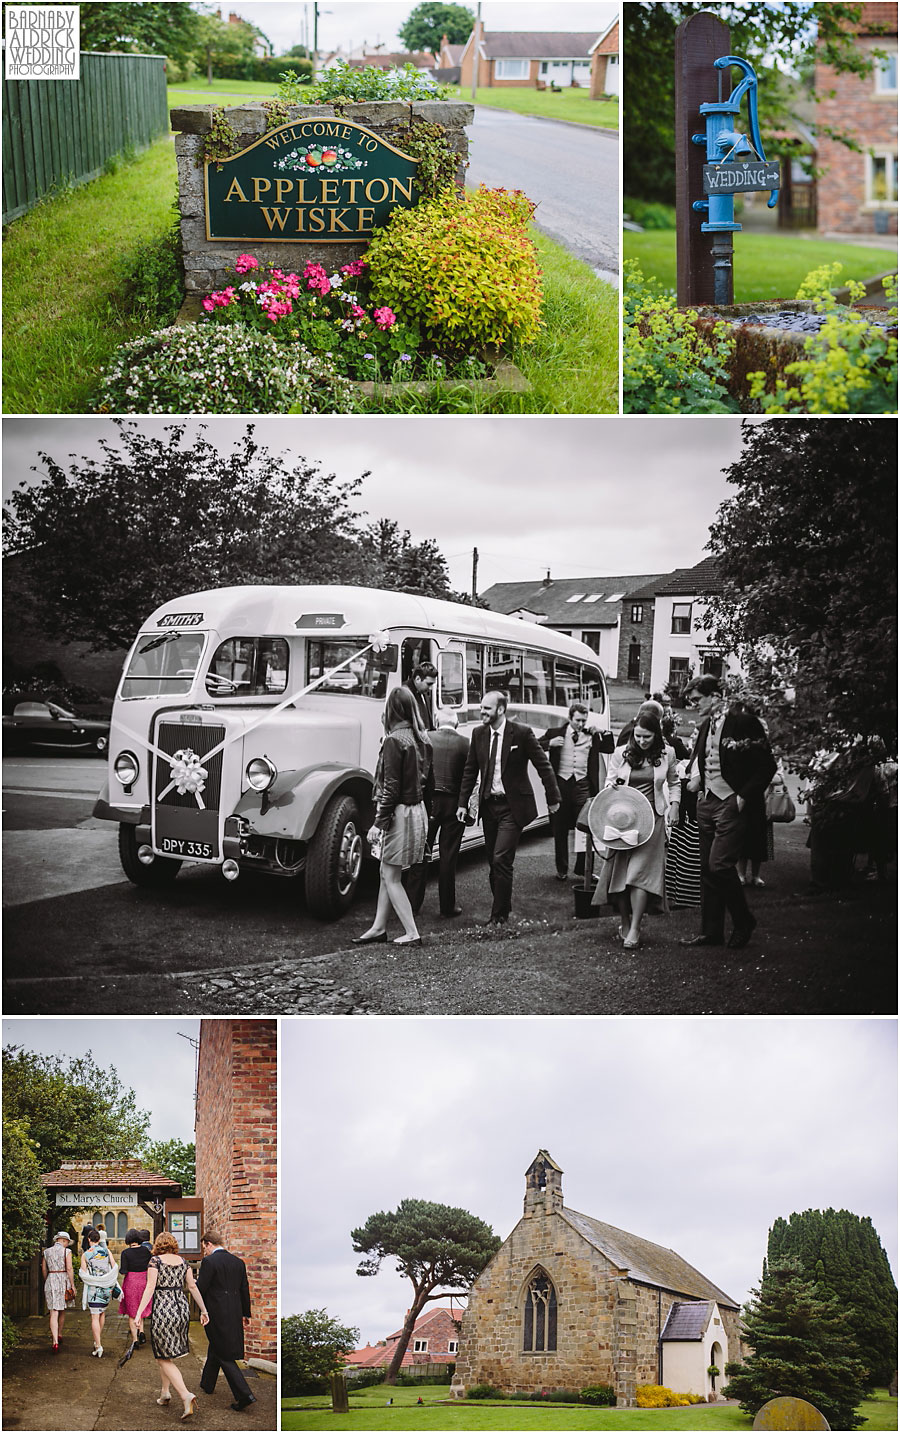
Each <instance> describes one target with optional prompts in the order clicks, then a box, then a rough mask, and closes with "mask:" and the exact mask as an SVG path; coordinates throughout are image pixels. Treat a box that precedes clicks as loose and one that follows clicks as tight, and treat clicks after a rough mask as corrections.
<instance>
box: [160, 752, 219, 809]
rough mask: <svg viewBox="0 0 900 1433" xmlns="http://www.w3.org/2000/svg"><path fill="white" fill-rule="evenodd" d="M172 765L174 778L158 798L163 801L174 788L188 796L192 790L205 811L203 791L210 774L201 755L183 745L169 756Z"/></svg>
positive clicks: (182, 794) (179, 793) (198, 803)
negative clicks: (201, 793)
mask: <svg viewBox="0 0 900 1433" xmlns="http://www.w3.org/2000/svg"><path fill="white" fill-rule="evenodd" d="M168 760H169V762H170V765H171V775H172V780H171V781H170V782H169V784H168V786H167V787H166V789H165V791H161V792H160V793H159V796H158V797H157V800H159V801H162V799H163V797H164V796H168V794H169V792H170V791H171V790H172V789H173V788H174V789H175V790H176V791H177V792H178V795H179V796H186V795H187V793H188V792H190V793H191V794H192V795H193V797H194V799H195V800H196V802H197V805H198V806H199V807H200V810H201V811H205V810H206V807H205V806H204V805H203V798H202V796H201V795H200V792H201V791H204V790H205V789H206V778H207V776H208V775H209V772H208V771H207V769H206V767H205V766H203V765H202V763H201V761H200V758H199V756H198V755H197V753H196V752H195V751H191V749H190V747H183V748H182V749H181V751H176V753H175V755H174V756H172V757H169V758H168Z"/></svg>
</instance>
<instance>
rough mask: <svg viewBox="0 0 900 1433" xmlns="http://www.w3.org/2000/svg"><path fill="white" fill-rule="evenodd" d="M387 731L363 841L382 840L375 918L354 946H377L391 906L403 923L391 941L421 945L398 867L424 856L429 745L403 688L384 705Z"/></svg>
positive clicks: (383, 936)
mask: <svg viewBox="0 0 900 1433" xmlns="http://www.w3.org/2000/svg"><path fill="white" fill-rule="evenodd" d="M384 729H385V732H386V733H387V735H386V736H385V738H384V742H383V744H382V747H381V753H380V755H379V757H378V765H377V767H376V770H375V797H376V801H377V803H378V804H377V808H376V811H375V824H374V825H373V826H372V828H371V830H370V831H369V843H370V844H375V846H376V849H377V842H378V841H379V840H380V841H381V842H382V846H381V884H380V886H379V888H378V906H377V908H376V910H375V919H374V921H373V922H372V924H371V926H370V927H369V929H368V930H367V931H364V932H363V934H362V935H359V936H357V937H356V940H355V941H354V942H353V943H354V945H383V944H384V943H385V942H386V941H387V923H388V918H389V917H390V914H391V910H392V909H393V910H394V911H396V913H397V916H398V917H399V919H400V924H401V925H402V926H403V934H402V935H400V936H397V938H396V940H395V941H394V945H421V944H422V939H421V936H420V935H419V932H418V928H417V926H416V918H415V916H414V915H413V910H412V906H411V905H410V903H409V896H408V895H407V894H406V891H405V890H404V888H403V872H404V870H405V869H406V868H407V867H409V866H416V865H418V864H419V863H420V862H421V861H423V860H424V859H425V837H426V835H427V832H428V816H427V813H426V811H425V802H424V800H423V794H424V790H425V781H426V778H427V776H428V771H429V768H430V766H431V744H430V742H429V740H428V734H427V733H426V731H425V727H424V724H423V722H422V718H421V716H420V715H419V710H418V707H417V706H416V701H415V698H414V697H413V695H412V693H411V692H410V690H409V688H408V687H395V688H394V690H393V691H392V692H391V693H390V694H389V696H388V699H387V702H386V703H385V708H384Z"/></svg>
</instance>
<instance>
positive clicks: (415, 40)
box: [397, 0, 475, 55]
mask: <svg viewBox="0 0 900 1433" xmlns="http://www.w3.org/2000/svg"><path fill="white" fill-rule="evenodd" d="M474 26H475V16H474V15H473V13H472V11H471V10H469V9H467V7H466V6H465V5H443V4H440V3H438V0H425V3H424V4H422V5H417V6H416V8H415V10H413V11H412V12H411V13H410V14H409V15H408V16H407V18H406V19H405V20H404V21H403V24H402V25H400V26H398V28H397V34H398V35H399V36H400V39H401V40H402V41H403V43H404V45H405V46H406V48H407V50H425V51H428V52H429V53H431V54H432V55H437V54H439V53H440V48H441V40H442V38H443V37H444V35H446V36H447V39H448V40H449V41H450V44H451V45H464V44H465V43H466V40H468V38H469V36H470V35H471V33H472V30H473V28H474Z"/></svg>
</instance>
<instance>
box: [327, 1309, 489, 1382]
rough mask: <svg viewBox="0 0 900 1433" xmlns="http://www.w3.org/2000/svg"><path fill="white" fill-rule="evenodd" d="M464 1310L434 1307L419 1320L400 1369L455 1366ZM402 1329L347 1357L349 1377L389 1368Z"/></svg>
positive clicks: (420, 1316)
mask: <svg viewBox="0 0 900 1433" xmlns="http://www.w3.org/2000/svg"><path fill="white" fill-rule="evenodd" d="M461 1319H462V1310H461V1309H459V1308H457V1309H454V1308H453V1305H452V1304H451V1305H450V1307H449V1308H445V1307H444V1306H443V1305H442V1304H435V1305H433V1306H432V1307H431V1308H430V1309H426V1310H425V1312H424V1313H421V1314H420V1315H419V1317H418V1318H417V1319H416V1325H415V1328H414V1330H413V1336H412V1338H411V1339H410V1341H409V1346H408V1348H407V1350H406V1352H405V1353H404V1355H403V1358H402V1360H401V1363H400V1367H401V1368H404V1369H406V1368H410V1367H412V1366H413V1365H414V1364H431V1363H453V1362H454V1360H455V1359H456V1354H457V1351H458V1349H459V1326H460V1320H461ZM402 1332H403V1330H402V1329H397V1331H396V1333H392V1334H388V1336H387V1338H386V1339H384V1341H383V1342H381V1343H376V1344H367V1345H366V1347H365V1348H358V1349H355V1350H354V1352H353V1353H348V1354H347V1356H346V1368H347V1373H348V1374H351V1373H352V1372H353V1371H354V1370H360V1369H363V1368H387V1366H388V1364H389V1363H390V1361H391V1359H392V1358H393V1357H394V1353H395V1351H396V1348H397V1342H398V1340H399V1338H400V1335H401V1333H402Z"/></svg>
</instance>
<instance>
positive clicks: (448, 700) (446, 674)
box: [438, 652, 463, 707]
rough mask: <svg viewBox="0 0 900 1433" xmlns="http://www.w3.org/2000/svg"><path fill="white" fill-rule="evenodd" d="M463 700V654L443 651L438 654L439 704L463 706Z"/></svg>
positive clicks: (442, 705)
mask: <svg viewBox="0 0 900 1433" xmlns="http://www.w3.org/2000/svg"><path fill="white" fill-rule="evenodd" d="M462 701H463V654H462V652H441V653H440V654H439V656H438V706H441V707H461V706H462Z"/></svg>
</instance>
